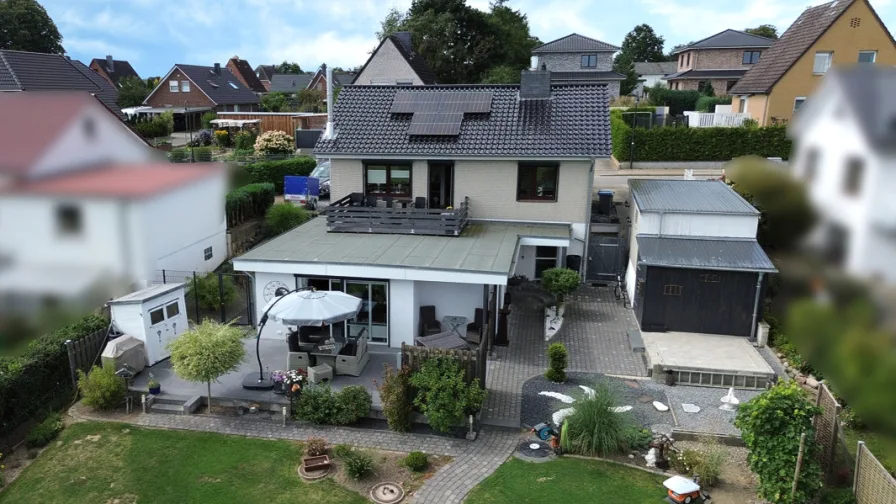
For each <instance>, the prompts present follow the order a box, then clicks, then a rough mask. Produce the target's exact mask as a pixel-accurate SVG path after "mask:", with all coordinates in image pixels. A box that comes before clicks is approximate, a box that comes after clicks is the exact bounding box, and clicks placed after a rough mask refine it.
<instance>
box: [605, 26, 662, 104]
mask: <svg viewBox="0 0 896 504" xmlns="http://www.w3.org/2000/svg"><path fill="white" fill-rule="evenodd" d="M664 43H665V39H663V37H661V36H659V35H657V34H656V32H654V31H653V28H652V27H650V25H647V24H640V25H638V26H636V27H635V28H634V29H633V30H632V31H630V32H629V33H628V35H626V36H625V39H623V41H622V50H621V51H620V52H619V54H617V55H616V58H615V59H614V60H613V71H614V72H616V73H620V74H622V75H625V80H624V81H622V83H621V84H620V89H619V92H620V94H622V95H627V94H630V93H631V92H632V90H634V89H635V86H637V85H638V74H636V73H635V62H641V61H649V62H657V61H665V59H666V56H665V55H664V54H663V44H664Z"/></svg>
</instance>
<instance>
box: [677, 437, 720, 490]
mask: <svg viewBox="0 0 896 504" xmlns="http://www.w3.org/2000/svg"><path fill="white" fill-rule="evenodd" d="M724 463H725V452H724V451H723V450H722V449H721V448H720V447H719V444H718V442H717V441H714V440H713V441H712V442H708V443H706V449H705V450H702V451H701V450H695V449H692V448H685V449H684V450H681V451H678V452H673V453H672V454H671V455H670V456H669V465H670V466H672V469H674V470H675V471H676V472H679V473H681V474H683V475H685V476H688V477H693V476H699V477H700V483H701V484H703V485H705V486H707V487H714V486H716V484H718V482H719V476H721V474H722V464H724Z"/></svg>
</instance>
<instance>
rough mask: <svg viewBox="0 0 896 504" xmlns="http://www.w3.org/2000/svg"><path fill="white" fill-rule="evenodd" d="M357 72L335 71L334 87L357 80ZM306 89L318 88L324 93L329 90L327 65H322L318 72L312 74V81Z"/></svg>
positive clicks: (346, 84)
mask: <svg viewBox="0 0 896 504" xmlns="http://www.w3.org/2000/svg"><path fill="white" fill-rule="evenodd" d="M356 75H357V74H354V73H351V72H333V87H334V88H339V87H342V86H348V85H349V84H351V83H352V81H354V80H355V76H356ZM306 89H316V90H318V91H320V92H322V93H326V92H327V65H325V64H324V65H321V66H320V68H318V69H317V72H315V73H314V75H312V76H311V82H309V83H308V87H307V88H306Z"/></svg>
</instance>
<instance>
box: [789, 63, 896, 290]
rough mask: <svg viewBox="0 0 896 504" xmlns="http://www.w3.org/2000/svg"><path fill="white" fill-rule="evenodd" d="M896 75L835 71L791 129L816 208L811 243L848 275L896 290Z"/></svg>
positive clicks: (882, 70) (797, 171)
mask: <svg viewBox="0 0 896 504" xmlns="http://www.w3.org/2000/svg"><path fill="white" fill-rule="evenodd" d="M894 90H896V69H894V68H893V67H883V66H877V65H874V66H872V65H860V66H855V67H852V68H850V69H836V70H833V71H831V72H830V74H829V75H828V76H827V77H826V78H825V79H824V81H822V84H821V87H819V89H818V90H817V91H816V92H815V93H814V94H813V95H812V97H811V99H810V100H809V101H808V102H807V103H806V105H805V107H804V108H802V109H800V113H799V114H797V115H796V117H794V120H793V122H792V123H791V124H790V134H791V136H792V137H793V138H794V142H795V146H794V162H793V175H794V176H796V177H797V178H798V179H800V180H802V181H803V182H804V183H805V185H806V188H807V190H808V193H809V197H810V199H811V200H812V202H813V203H814V206H815V211H816V215H817V216H818V224H817V226H816V228H815V229H816V231H815V232H814V234H813V236H812V237H811V240H810V241H811V242H813V243H814V244H815V245H816V246H817V247H818V248H819V249H820V250H821V252H822V253H823V255H824V256H825V257H826V258H827V259H829V260H831V262H833V263H835V264H837V265H838V266H840V267H843V268H844V269H845V270H846V271H847V272H848V273H850V274H852V275H855V276H859V277H862V278H866V279H881V280H884V281H885V282H887V283H890V284H896V262H894V261H893V259H894V258H896V200H894V199H893V195H894V194H896V127H894V126H896V97H894V95H893V91H894Z"/></svg>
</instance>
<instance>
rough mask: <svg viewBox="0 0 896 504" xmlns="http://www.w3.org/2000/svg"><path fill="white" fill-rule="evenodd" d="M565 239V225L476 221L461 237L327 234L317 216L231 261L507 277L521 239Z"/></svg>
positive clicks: (320, 218)
mask: <svg viewBox="0 0 896 504" xmlns="http://www.w3.org/2000/svg"><path fill="white" fill-rule="evenodd" d="M569 237H570V227H569V225H565V224H527V223H514V222H485V221H475V220H471V221H470V222H469V223H468V224H467V226H466V227H465V228H464V230H463V232H462V233H461V234H460V236H421V235H408V234H401V235H395V234H368V233H328V232H327V221H326V219H325V218H323V217H318V218H316V219H312V220H311V221H309V222H307V223H305V224H303V225H301V226H299V227H297V228H295V229H293V230H292V231H288V232H286V233H284V234H282V235H280V236H278V237H276V238H274V239H273V240H271V241H269V242H267V243H264V244H262V245H259V246H258V247H255V248H254V249H252V250H250V251H249V252H246V253H245V254H243V255H242V256H240V257H237V258H236V259H234V265H235V267H236V269H241V268H245V267H246V266H248V265H247V264H245V263H247V262H251V261H258V262H268V263H294V264H330V265H350V266H371V267H391V268H395V267H399V268H414V269H428V270H439V271H451V272H471V273H488V274H503V275H507V274H509V273H510V272H511V268H512V267H513V263H514V260H515V259H516V250H517V244H518V242H519V241H520V238H536V239H537V238H547V239H562V240H569ZM236 263H242V264H236ZM249 271H264V270H258V269H250V270H249Z"/></svg>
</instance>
